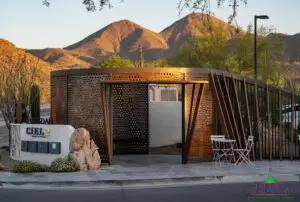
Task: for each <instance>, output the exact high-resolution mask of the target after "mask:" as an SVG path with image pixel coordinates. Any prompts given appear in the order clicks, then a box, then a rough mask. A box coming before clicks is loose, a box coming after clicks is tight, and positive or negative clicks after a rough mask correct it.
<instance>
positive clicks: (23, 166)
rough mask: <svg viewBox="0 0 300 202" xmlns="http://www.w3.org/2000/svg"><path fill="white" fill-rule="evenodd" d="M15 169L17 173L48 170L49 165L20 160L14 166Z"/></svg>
mask: <svg viewBox="0 0 300 202" xmlns="http://www.w3.org/2000/svg"><path fill="white" fill-rule="evenodd" d="M13 171H14V172H15V173H37V172H46V171H47V166H44V165H41V164H39V163H37V162H35V161H20V162H19V163H17V164H16V165H15V166H14V168H13Z"/></svg>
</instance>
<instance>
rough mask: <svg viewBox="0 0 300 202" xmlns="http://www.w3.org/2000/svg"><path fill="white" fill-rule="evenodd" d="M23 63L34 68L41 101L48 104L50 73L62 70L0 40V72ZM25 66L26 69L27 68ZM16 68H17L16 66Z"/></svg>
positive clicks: (60, 67)
mask: <svg viewBox="0 0 300 202" xmlns="http://www.w3.org/2000/svg"><path fill="white" fill-rule="evenodd" d="M22 61H24V62H25V63H24V64H26V65H27V66H28V68H30V67H34V68H36V70H37V77H36V80H35V83H36V84H38V85H39V86H40V90H41V100H42V101H43V102H49V99H50V94H49V93H50V91H49V88H50V72H51V71H55V70H60V69H64V67H62V66H55V65H50V64H49V63H47V62H45V61H44V60H41V59H39V58H38V57H36V56H33V55H31V54H30V53H27V52H25V51H24V50H22V49H19V48H17V47H16V46H15V45H14V44H12V43H10V42H9V41H7V40H4V39H1V38H0V66H1V71H4V72H5V71H9V69H7V68H6V67H10V66H13V65H18V63H21V62H22ZM27 66H26V67H27ZM17 67H18V66H17Z"/></svg>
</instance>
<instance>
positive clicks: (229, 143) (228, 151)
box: [212, 138, 236, 165]
mask: <svg viewBox="0 0 300 202" xmlns="http://www.w3.org/2000/svg"><path fill="white" fill-rule="evenodd" d="M212 141H213V142H215V143H216V144H213V145H214V148H213V150H214V152H215V154H216V156H215V161H216V162H217V163H219V164H220V165H222V163H231V160H232V158H233V160H234V162H235V157H234V150H233V149H234V144H235V142H236V140H232V139H221V138H216V139H214V138H213V139H212Z"/></svg>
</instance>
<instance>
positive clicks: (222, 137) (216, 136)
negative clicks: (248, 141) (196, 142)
mask: <svg viewBox="0 0 300 202" xmlns="http://www.w3.org/2000/svg"><path fill="white" fill-rule="evenodd" d="M214 139H225V135H211V136H210V140H214Z"/></svg>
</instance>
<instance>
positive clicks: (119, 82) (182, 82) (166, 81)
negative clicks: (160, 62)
mask: <svg viewBox="0 0 300 202" xmlns="http://www.w3.org/2000/svg"><path fill="white" fill-rule="evenodd" d="M100 83H103V84H131V83H138V84H153V83H155V84H201V83H208V81H206V80H197V81H186V80H178V81H176V80H175V81H170V80H165V81H164V80H144V81H140V80H137V81H135V80H103V81H100Z"/></svg>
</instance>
